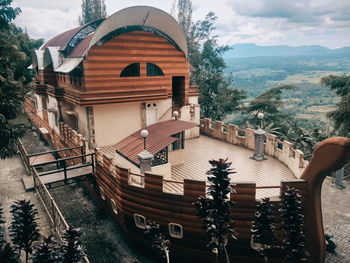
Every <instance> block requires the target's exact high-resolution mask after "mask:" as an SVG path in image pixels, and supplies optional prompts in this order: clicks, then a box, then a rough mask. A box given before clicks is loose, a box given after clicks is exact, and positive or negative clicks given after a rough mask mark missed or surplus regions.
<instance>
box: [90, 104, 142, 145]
mask: <svg viewBox="0 0 350 263" xmlns="http://www.w3.org/2000/svg"><path fill="white" fill-rule="evenodd" d="M93 109H94V121H95V140H96V144H97V146H98V147H102V146H107V145H114V144H116V143H117V142H118V141H120V140H122V139H124V138H125V137H127V136H129V135H130V134H132V133H134V132H135V131H137V130H139V129H141V128H142V127H143V121H142V120H143V118H142V103H119V104H105V105H96V106H93Z"/></svg>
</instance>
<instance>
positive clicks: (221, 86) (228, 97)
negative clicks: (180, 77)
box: [177, 0, 245, 120]
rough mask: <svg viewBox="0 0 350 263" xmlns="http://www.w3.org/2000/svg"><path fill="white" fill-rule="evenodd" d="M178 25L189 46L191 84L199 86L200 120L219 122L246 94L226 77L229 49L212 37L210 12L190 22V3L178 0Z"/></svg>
mask: <svg viewBox="0 0 350 263" xmlns="http://www.w3.org/2000/svg"><path fill="white" fill-rule="evenodd" d="M177 3H178V5H177V7H178V22H179V24H180V26H181V27H182V29H183V31H184V33H185V35H186V38H187V45H188V56H189V62H190V64H191V65H192V67H193V69H194V71H193V72H191V84H196V85H198V86H199V91H200V96H199V104H200V105H201V115H202V117H206V118H212V119H213V120H222V119H223V118H224V117H225V116H226V115H227V114H230V113H232V112H234V111H235V110H237V108H238V105H239V102H240V100H242V99H243V98H245V92H244V91H242V90H238V89H235V88H234V87H233V82H232V79H231V78H229V77H226V76H225V74H224V69H225V68H226V64H225V62H224V59H223V57H222V55H223V53H224V52H225V51H227V50H228V49H229V48H228V46H220V45H219V44H218V37H217V36H216V35H214V31H215V26H214V24H215V22H216V20H217V17H216V16H215V14H214V13H213V12H209V13H208V14H207V16H206V17H205V19H204V20H199V21H197V22H195V23H193V22H192V2H191V1H190V0H178V2H177Z"/></svg>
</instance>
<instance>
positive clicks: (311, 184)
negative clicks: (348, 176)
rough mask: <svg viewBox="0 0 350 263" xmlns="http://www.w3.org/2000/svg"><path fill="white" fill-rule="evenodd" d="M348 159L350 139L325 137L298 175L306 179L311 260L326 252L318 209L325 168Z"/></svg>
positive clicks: (319, 261) (332, 168)
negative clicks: (300, 174) (301, 172)
mask: <svg viewBox="0 0 350 263" xmlns="http://www.w3.org/2000/svg"><path fill="white" fill-rule="evenodd" d="M347 159H350V139H349V138H344V137H332V138H328V139H326V140H324V141H322V142H321V143H319V145H318V146H317V147H316V148H315V150H314V152H313V155H312V158H311V160H310V162H309V165H308V166H307V167H306V169H305V171H304V172H303V174H302V176H301V179H304V180H306V181H307V191H306V193H307V196H306V198H305V231H306V236H307V241H308V246H309V248H310V253H311V256H312V262H313V263H322V262H324V259H325V253H326V247H325V239H324V231H323V222H322V210H321V187H322V183H323V180H324V179H325V177H326V175H327V173H328V172H330V171H335V170H338V169H340V168H341V167H342V166H344V164H345V162H346V160H347Z"/></svg>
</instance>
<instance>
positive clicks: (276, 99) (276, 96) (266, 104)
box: [243, 85, 296, 133]
mask: <svg viewBox="0 0 350 263" xmlns="http://www.w3.org/2000/svg"><path fill="white" fill-rule="evenodd" d="M295 88H296V87H295V86H292V85H283V86H279V87H274V88H271V89H268V90H267V91H265V92H263V93H262V94H260V95H259V96H257V97H256V98H255V99H253V100H252V101H251V102H250V104H249V105H248V106H247V107H244V108H243V112H244V113H245V114H247V113H248V114H249V115H248V116H246V117H245V119H244V121H249V122H251V123H253V124H254V125H255V126H256V127H258V126H261V121H260V119H258V118H257V116H258V113H260V112H262V113H264V119H263V121H264V122H265V123H266V125H265V126H267V125H269V124H271V123H274V124H276V125H277V126H278V127H280V128H279V132H281V133H283V132H284V133H286V131H287V127H288V125H287V123H286V121H287V120H288V119H290V118H291V117H290V116H288V115H287V114H285V113H284V112H283V109H284V102H283V100H282V96H281V94H282V92H283V91H284V90H291V89H295Z"/></svg>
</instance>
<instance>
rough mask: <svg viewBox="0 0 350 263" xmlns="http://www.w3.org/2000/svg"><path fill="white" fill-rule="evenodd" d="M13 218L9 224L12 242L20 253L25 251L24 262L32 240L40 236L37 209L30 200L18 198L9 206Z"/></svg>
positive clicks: (29, 251) (30, 250)
mask: <svg viewBox="0 0 350 263" xmlns="http://www.w3.org/2000/svg"><path fill="white" fill-rule="evenodd" d="M11 214H12V216H13V220H12V222H11V225H10V232H11V234H10V236H11V238H12V242H13V244H14V245H16V246H17V248H18V249H19V251H20V253H21V250H22V249H23V250H24V251H25V256H26V262H28V255H29V253H30V254H31V253H32V245H33V242H34V241H36V240H38V239H39V238H40V234H39V229H38V224H37V222H36V221H37V214H38V210H37V209H35V208H34V205H33V204H31V203H30V201H26V200H18V201H16V202H15V203H14V204H13V205H12V206H11Z"/></svg>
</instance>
